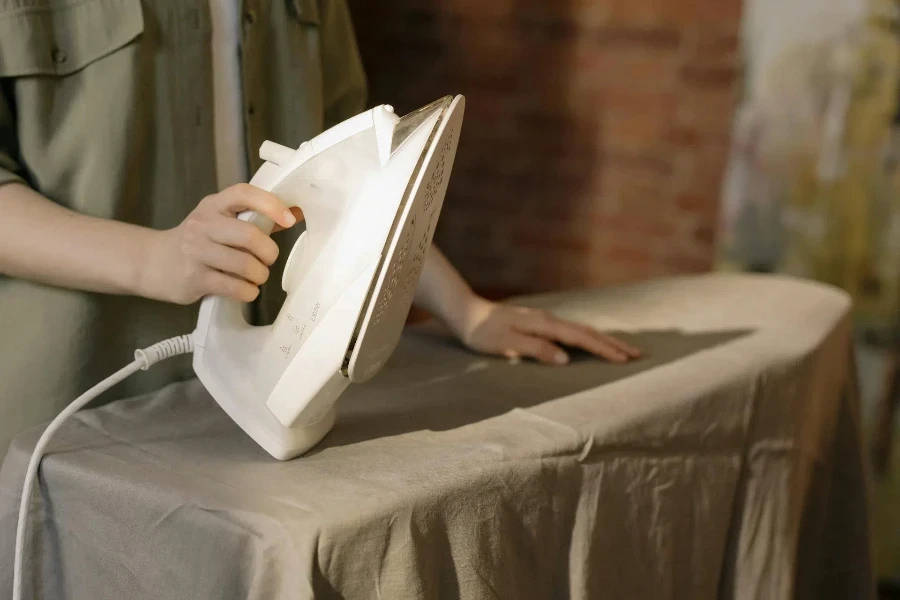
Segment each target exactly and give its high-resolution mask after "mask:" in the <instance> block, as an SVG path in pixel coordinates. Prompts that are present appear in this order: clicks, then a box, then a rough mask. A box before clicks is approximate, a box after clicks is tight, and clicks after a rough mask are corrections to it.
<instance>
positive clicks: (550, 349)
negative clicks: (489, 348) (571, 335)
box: [503, 334, 569, 365]
mask: <svg viewBox="0 0 900 600" xmlns="http://www.w3.org/2000/svg"><path fill="white" fill-rule="evenodd" d="M503 354H504V355H505V356H507V357H518V356H528V357H531V358H533V359H535V360H538V361H540V362H542V363H546V364H551V365H564V364H566V363H567V362H569V356H568V355H567V354H566V353H565V352H564V351H563V350H562V348H559V347H558V346H556V345H555V344H552V343H550V342H549V341H547V340H545V339H542V338H539V337H534V336H530V335H524V334H516V335H514V336H513V337H512V338H511V340H510V342H509V345H508V346H507V349H506V350H505V351H504V352H503Z"/></svg>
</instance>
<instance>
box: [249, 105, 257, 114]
mask: <svg viewBox="0 0 900 600" xmlns="http://www.w3.org/2000/svg"><path fill="white" fill-rule="evenodd" d="M247 114H248V115H250V116H251V117H252V116H253V115H254V114H256V107H254V106H253V105H252V104H251V105H250V106H248V107H247Z"/></svg>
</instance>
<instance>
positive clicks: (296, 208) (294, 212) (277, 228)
mask: <svg viewBox="0 0 900 600" xmlns="http://www.w3.org/2000/svg"><path fill="white" fill-rule="evenodd" d="M288 210H290V211H291V214H292V215H294V218H295V219H297V222H298V223H299V222H300V221H302V220H303V219H304V216H303V211H302V210H301V209H300V207H299V206H292V207H290V208H289V209H288ZM283 229H284V227H282V226H281V225H275V227H273V228H272V233H278V232H279V231H281V230H283Z"/></svg>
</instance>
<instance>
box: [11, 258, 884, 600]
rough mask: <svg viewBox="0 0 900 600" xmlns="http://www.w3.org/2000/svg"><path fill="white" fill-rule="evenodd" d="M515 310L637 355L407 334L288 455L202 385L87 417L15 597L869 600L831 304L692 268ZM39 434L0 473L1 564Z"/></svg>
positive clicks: (848, 363) (46, 485) (46, 499)
mask: <svg viewBox="0 0 900 600" xmlns="http://www.w3.org/2000/svg"><path fill="white" fill-rule="evenodd" d="M520 302H522V303H526V304H529V305H533V306H541V307H545V308H548V309H551V310H553V311H555V312H556V313H558V314H560V315H562V316H564V317H569V318H573V319H579V320H583V321H586V322H590V323H593V324H595V325H597V326H600V327H603V328H606V329H610V330H618V331H625V332H628V337H629V339H631V340H633V341H634V342H636V343H638V344H640V345H641V346H642V347H643V348H644V349H646V350H648V351H649V353H650V354H649V356H648V357H647V358H645V359H643V360H641V361H638V362H636V363H634V364H630V365H626V366H615V365H610V364H606V363H602V362H598V361H596V360H592V359H588V358H585V357H580V358H578V359H577V360H575V362H573V364H572V365H570V366H568V367H565V368H554V367H542V366H538V365H534V364H531V363H527V362H522V363H519V364H513V363H510V362H507V361H505V360H503V359H492V358H485V357H483V356H478V355H475V354H472V353H469V352H467V351H466V350H464V349H462V348H460V347H459V346H458V345H457V344H455V343H454V342H453V341H451V340H450V339H448V338H447V337H446V336H445V335H444V334H443V333H442V332H441V331H440V330H439V329H437V328H436V327H434V326H432V325H424V326H417V327H414V328H411V329H410V330H408V331H407V333H406V334H405V335H404V340H403V342H402V344H401V346H400V348H399V349H398V351H397V353H396V354H395V356H394V357H393V359H392V361H391V364H390V366H389V367H388V368H386V370H385V371H384V372H383V373H382V374H381V375H379V376H378V377H377V378H376V379H375V380H373V381H372V382H371V383H370V384H369V385H367V386H360V387H356V388H353V389H351V390H350V391H349V392H348V393H347V395H346V396H345V397H344V398H342V400H341V403H340V414H339V418H338V423H337V425H336V427H335V429H334V430H333V431H332V433H331V434H330V435H329V436H328V437H327V438H326V440H325V441H324V442H323V443H322V444H321V445H320V446H319V447H318V448H316V449H315V451H313V452H312V453H310V454H309V455H308V456H306V457H305V458H301V459H298V460H295V461H292V462H288V463H279V462H276V461H274V460H272V459H271V458H270V457H269V456H268V455H267V454H266V453H265V452H264V451H263V450H261V449H260V448H258V447H257V446H256V445H255V444H254V443H253V442H252V441H251V440H250V439H249V438H248V437H246V436H245V435H244V434H243V433H242V432H241V431H240V430H239V429H238V428H237V427H236V426H235V425H234V424H233V423H232V422H231V421H230V420H229V419H228V418H227V417H226V416H225V415H224V414H223V412H222V411H221V410H220V409H218V408H217V406H216V405H215V403H214V402H213V401H212V400H211V399H210V397H209V396H208V395H207V394H206V393H205V391H204V389H203V387H202V386H201V385H200V384H199V383H198V382H196V381H186V382H183V383H178V384H174V385H171V386H169V387H167V388H165V389H163V390H161V391H159V392H157V393H154V394H152V395H149V396H146V397H141V398H134V399H126V400H121V401H118V402H115V403H112V404H110V405H107V406H105V407H102V408H98V409H93V410H91V411H88V412H84V413H82V414H80V416H78V417H77V419H75V420H73V421H72V422H70V423H69V424H68V426H67V427H65V428H64V429H63V430H62V431H60V433H59V435H58V437H57V438H56V441H55V442H54V443H53V444H52V447H51V448H50V450H49V455H48V456H47V457H46V458H45V459H44V462H43V469H42V474H41V479H40V481H41V487H40V490H39V491H37V492H36V497H37V498H38V499H39V501H36V503H35V506H34V507H33V516H32V523H33V525H32V530H33V531H34V536H35V537H32V539H31V541H30V542H29V548H30V549H31V551H30V554H31V559H30V560H31V563H30V564H31V565H32V567H31V570H32V572H33V573H37V574H38V575H39V577H40V578H41V581H40V583H39V584H38V585H39V587H38V588H37V593H36V595H35V596H34V597H35V598H91V599H95V600H102V599H107V598H109V599H120V598H129V599H144V598H146V599H153V600H159V599H169V598H173V599H174V598H178V599H181V598H184V599H187V598H190V599H205V598H216V599H232V598H234V599H238V598H240V599H245V598H250V599H262V598H267V599H271V598H274V599H287V598H291V599H295V598H311V597H316V598H348V599H349V598H385V599H387V598H391V599H398V598H401V599H402V598H457V597H464V598H516V599H530V598H535V599H537V598H551V597H572V598H654V599H682V598H692V599H704V598H767V599H787V598H817V599H823V598H854V599H858V598H866V597H872V594H873V588H874V586H873V580H874V577H873V573H872V556H871V552H870V529H869V513H868V508H867V492H866V472H865V467H864V462H863V448H862V444H861V440H860V423H859V414H860V410H859V406H858V399H857V396H856V392H855V374H854V370H853V364H852V357H851V337H850V333H851V332H850V322H849V312H848V310H849V303H848V300H847V298H846V297H845V296H844V295H843V294H842V293H839V292H837V291H834V290H833V289H831V288H827V287H824V286H821V285H818V284H813V283H806V282H800V281H796V280H791V279H787V278H782V277H765V276H753V275H703V276H690V277H676V278H671V279H661V280H657V281H652V282H646V283H640V284H635V285H630V286H623V287H617V288H613V289H605V290H602V291H584V292H572V293H564V294H551V295H542V296H533V297H528V298H524V299H521V300H520ZM38 434H39V430H36V431H30V432H26V433H25V434H23V435H21V436H20V437H19V438H18V439H17V440H16V441H15V443H14V444H13V446H12V449H11V451H10V453H9V455H8V456H7V458H6V460H5V462H4V464H3V467H2V471H0V564H2V565H4V566H8V565H11V564H12V556H13V538H14V532H15V521H16V510H17V505H18V498H19V487H20V485H21V480H22V473H23V471H24V469H25V465H26V462H27V458H28V455H29V453H30V451H31V448H32V446H33V444H34V443H35V441H36V439H37V437H38ZM35 565H36V566H35ZM9 570H10V569H8V568H5V569H3V573H2V575H0V595H4V596H5V594H6V593H5V592H2V590H7V591H8V590H9V589H10V587H11V575H10V573H9Z"/></svg>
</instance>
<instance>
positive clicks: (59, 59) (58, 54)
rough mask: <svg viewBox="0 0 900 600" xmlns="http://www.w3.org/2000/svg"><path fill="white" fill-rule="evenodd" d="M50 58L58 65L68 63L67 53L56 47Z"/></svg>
mask: <svg viewBox="0 0 900 600" xmlns="http://www.w3.org/2000/svg"><path fill="white" fill-rule="evenodd" d="M50 57H51V58H52V59H53V62H55V63H56V64H58V65H61V64H63V63H64V62H66V53H65V52H63V51H62V50H60V49H59V48H56V47H54V48H53V50H51V52H50Z"/></svg>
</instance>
